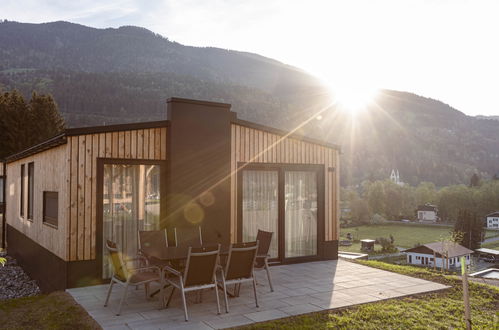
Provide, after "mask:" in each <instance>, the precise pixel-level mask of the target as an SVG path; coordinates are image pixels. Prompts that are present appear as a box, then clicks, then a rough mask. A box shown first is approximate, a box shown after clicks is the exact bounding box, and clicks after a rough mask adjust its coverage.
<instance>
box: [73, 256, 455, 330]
mask: <svg viewBox="0 0 499 330" xmlns="http://www.w3.org/2000/svg"><path fill="white" fill-rule="evenodd" d="M271 272H272V278H273V280H274V289H275V291H274V292H270V289H269V286H268V282H267V277H266V274H265V272H264V271H257V279H258V286H257V294H258V302H259V307H256V306H255V300H254V296H253V288H252V285H251V284H249V283H246V284H243V286H242V287H241V292H240V296H239V297H236V298H229V309H230V313H228V314H227V313H225V305H224V299H223V293H222V292H221V291H220V292H219V294H220V304H221V306H220V308H221V311H222V314H220V315H218V314H217V308H216V302H215V301H216V298H215V292H214V291H213V290H205V291H204V292H203V302H202V303H197V302H196V293H195V292H192V293H189V294H188V296H187V300H188V303H187V306H188V312H189V322H185V320H184V312H183V309H182V303H181V299H180V296H179V294H178V293H176V294H175V295H174V298H173V299H172V302H171V304H170V307H169V308H167V309H162V308H160V302H159V297H155V298H153V299H150V300H146V299H145V294H144V290H143V289H140V290H135V289H130V290H129V292H128V299H127V301H126V303H124V304H123V311H122V313H121V314H122V315H121V316H116V315H115V313H116V310H117V308H118V304H119V300H120V298H121V295H122V293H123V291H122V290H123V289H122V287H120V286H118V285H115V286H114V288H113V293H112V295H111V299H110V302H109V306H108V307H104V300H105V299H106V293H107V289H108V285H96V286H92V287H86V288H75V289H69V290H67V291H68V292H69V293H70V294H71V295H72V296H73V298H74V299H75V300H76V301H77V302H78V303H79V304H80V305H81V306H83V308H85V309H86V310H87V311H88V313H89V314H90V316H92V317H93V318H94V319H95V320H96V321H97V322H98V323H99V324H100V325H101V326H102V327H103V328H104V329H113V330H118V329H120V330H121V329H177V330H188V329H221V328H228V327H235V326H240V325H246V324H251V323H254V322H261V321H268V320H273V319H279V318H283V317H288V316H292V315H300V314H307V313H311V312H317V311H321V310H327V309H334V308H340V307H346V306H352V305H356V304H362V303H370V302H376V301H380V300H383V299H390V298H397V297H403V296H406V295H411V294H416V293H424V292H432V291H437V290H442V289H446V288H448V287H447V286H444V285H442V284H439V283H433V282H429V281H426V280H422V279H417V278H413V277H409V276H405V275H401V274H395V273H391V272H388V271H384V270H380V269H376V268H371V267H367V266H363V265H359V264H355V263H352V262H348V261H345V260H333V261H317V262H309V263H303V264H293V265H281V266H275V267H271ZM167 294H169V291H168V292H167Z"/></svg>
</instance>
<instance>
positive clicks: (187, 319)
mask: <svg viewBox="0 0 499 330" xmlns="http://www.w3.org/2000/svg"><path fill="white" fill-rule="evenodd" d="M180 291H181V292H180V293H181V296H182V304H183V305H184V316H185V322H187V321H189V317H188V316H187V302H186V301H185V291H184V288H183V287H182V288H181V289H180Z"/></svg>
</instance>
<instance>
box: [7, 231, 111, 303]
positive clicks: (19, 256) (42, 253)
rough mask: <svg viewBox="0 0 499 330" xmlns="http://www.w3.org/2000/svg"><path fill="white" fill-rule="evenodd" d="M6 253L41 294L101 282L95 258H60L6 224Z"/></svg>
mask: <svg viewBox="0 0 499 330" xmlns="http://www.w3.org/2000/svg"><path fill="white" fill-rule="evenodd" d="M7 253H8V254H9V255H10V256H12V257H13V258H15V259H16V260H17V263H18V264H19V265H20V266H21V267H22V268H23V269H24V271H25V272H26V273H27V274H28V275H29V277H31V278H32V279H33V280H35V281H36V283H37V284H38V286H39V287H40V290H42V292H44V293H49V292H53V291H58V290H65V289H67V288H72V287H80V286H88V285H94V284H99V283H102V280H100V279H99V277H98V274H99V272H98V267H97V262H96V261H95V260H89V261H72V262H67V261H64V260H62V259H61V258H59V257H58V256H56V255H55V254H53V253H52V252H50V251H49V250H47V249H46V248H44V247H43V246H41V245H39V244H38V243H36V242H35V241H33V240H32V239H30V238H29V237H27V236H26V235H24V234H23V233H21V232H19V231H18V230H17V229H15V228H14V227H12V226H10V225H7Z"/></svg>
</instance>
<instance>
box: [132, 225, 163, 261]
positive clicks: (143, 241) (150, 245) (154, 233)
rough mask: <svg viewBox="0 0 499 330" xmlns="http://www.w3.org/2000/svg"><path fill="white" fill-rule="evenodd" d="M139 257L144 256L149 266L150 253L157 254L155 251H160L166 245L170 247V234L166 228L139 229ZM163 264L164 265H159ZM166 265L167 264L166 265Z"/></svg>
mask: <svg viewBox="0 0 499 330" xmlns="http://www.w3.org/2000/svg"><path fill="white" fill-rule="evenodd" d="M138 235H139V237H138V238H139V253H138V254H139V257H141V258H144V259H145V261H146V262H147V264H146V265H147V266H148V265H149V263H150V260H149V259H150V258H148V256H149V255H155V253H154V252H155V251H158V250H160V249H162V248H164V247H168V236H167V234H166V229H163V230H150V231H144V230H139V232H138ZM159 266H162V265H159ZM165 266H166V265H165Z"/></svg>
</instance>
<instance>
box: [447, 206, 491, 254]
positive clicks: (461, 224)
mask: <svg viewBox="0 0 499 330" xmlns="http://www.w3.org/2000/svg"><path fill="white" fill-rule="evenodd" d="M454 233H455V234H458V233H462V241H461V244H462V245H463V246H465V247H467V248H468V249H471V250H475V249H478V248H480V246H481V243H482V239H483V233H484V232H483V224H482V221H481V220H480V219H479V218H478V217H477V216H476V213H472V212H470V211H469V210H466V209H464V210H460V211H459V214H458V217H457V220H456V223H455V224H454Z"/></svg>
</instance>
